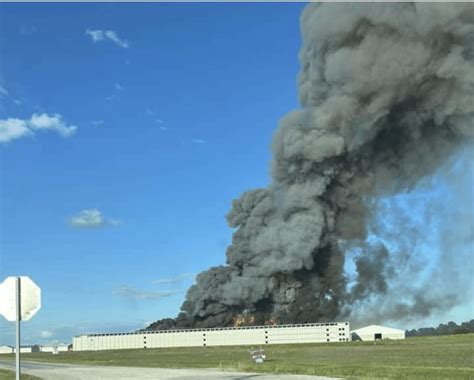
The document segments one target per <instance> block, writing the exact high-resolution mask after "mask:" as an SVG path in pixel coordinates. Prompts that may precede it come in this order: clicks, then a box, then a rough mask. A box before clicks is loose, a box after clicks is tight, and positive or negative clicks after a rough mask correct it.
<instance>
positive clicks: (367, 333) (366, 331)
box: [351, 325, 405, 340]
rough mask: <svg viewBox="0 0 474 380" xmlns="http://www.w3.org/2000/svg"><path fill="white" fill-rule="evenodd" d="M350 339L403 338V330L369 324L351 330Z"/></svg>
mask: <svg viewBox="0 0 474 380" xmlns="http://www.w3.org/2000/svg"><path fill="white" fill-rule="evenodd" d="M351 337H352V340H379V339H405V331H404V330H398V329H393V328H391V327H385V326H378V325H370V326H366V327H362V328H360V329H357V330H354V331H351Z"/></svg>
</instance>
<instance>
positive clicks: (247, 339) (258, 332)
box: [73, 322, 350, 351]
mask: <svg viewBox="0 0 474 380" xmlns="http://www.w3.org/2000/svg"><path fill="white" fill-rule="evenodd" d="M349 340H350V329H349V322H331V323H307V324H301V325H275V326H247V327H223V328H212V329H192V330H165V331H144V332H138V333H115V334H88V335H80V336H76V337H74V339H73V349H74V351H95V350H117V349H126V348H158V347H202V346H237V345H257V344H258V345H265V344H285V343H318V342H346V341H349Z"/></svg>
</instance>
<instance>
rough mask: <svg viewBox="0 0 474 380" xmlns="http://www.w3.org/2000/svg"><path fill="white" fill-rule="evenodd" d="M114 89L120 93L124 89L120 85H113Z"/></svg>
mask: <svg viewBox="0 0 474 380" xmlns="http://www.w3.org/2000/svg"><path fill="white" fill-rule="evenodd" d="M115 89H116V90H117V91H122V90H123V89H124V87H123V86H122V85H121V84H120V83H115Z"/></svg>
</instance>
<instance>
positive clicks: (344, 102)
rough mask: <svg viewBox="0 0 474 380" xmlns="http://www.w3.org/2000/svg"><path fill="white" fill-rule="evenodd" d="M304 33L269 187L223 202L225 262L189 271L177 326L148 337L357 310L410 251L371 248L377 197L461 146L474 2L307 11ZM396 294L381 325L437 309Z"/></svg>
mask: <svg viewBox="0 0 474 380" xmlns="http://www.w3.org/2000/svg"><path fill="white" fill-rule="evenodd" d="M301 34H302V41H303V45H302V48H301V51H300V56H299V58H300V62H301V71H300V74H299V80H298V83H299V98H300V103H301V108H300V109H298V110H295V111H292V112H290V113H288V114H287V115H286V116H284V117H283V118H282V119H281V121H280V125H279V126H278V129H277V131H276V133H275V135H274V138H273V143H272V153H273V158H272V162H271V174H272V183H271V184H270V185H269V186H268V187H267V188H263V189H255V190H249V191H246V192H244V193H243V194H242V195H241V196H240V197H239V198H238V199H236V200H234V201H233V203H232V209H231V210H230V212H229V213H228V214H227V221H228V224H229V226H230V227H231V228H233V229H235V232H234V235H233V238H232V243H231V245H230V246H229V247H228V249H227V252H226V257H227V260H226V265H223V266H218V267H213V268H210V269H209V270H207V271H205V272H202V273H200V274H199V275H198V276H197V280H196V284H195V285H193V286H192V287H191V288H190V289H189V290H188V292H187V295H186V300H185V302H184V304H183V306H182V313H180V315H179V316H178V317H177V319H176V320H170V319H168V320H164V321H159V322H157V323H155V324H153V325H152V326H151V327H152V328H169V327H175V326H178V327H210V326H226V325H232V323H233V322H232V321H233V319H234V318H235V316H236V315H239V314H251V315H252V316H255V318H254V320H255V324H261V323H264V322H265V321H268V320H270V319H272V320H276V321H278V323H302V322H316V321H325V320H334V319H335V318H338V317H349V316H351V315H356V314H357V310H358V309H357V308H358V307H359V308H360V307H361V305H363V304H364V300H367V299H370V298H371V297H377V296H378V295H384V294H388V293H389V288H390V284H391V283H392V281H396V278H397V276H398V270H399V268H398V267H399V266H401V265H402V264H403V263H404V262H406V260H408V258H409V257H410V253H409V252H408V251H409V250H410V247H409V245H410V243H407V250H405V251H403V252H398V253H397V252H392V251H391V249H390V247H388V246H386V245H385V244H384V243H383V241H381V240H378V241H374V240H373V239H369V237H370V236H369V235H370V234H373V233H375V234H376V228H375V227H374V228H372V227H371V225H373V224H374V220H375V219H374V215H375V208H376V206H375V205H376V203H377V202H376V201H377V199H381V198H383V197H389V196H391V195H394V194H397V193H400V192H405V191H410V190H411V189H413V188H415V187H416V186H417V185H419V183H420V181H423V180H424V179H425V178H427V177H429V176H432V175H433V174H434V173H435V172H436V171H437V170H439V169H440V168H442V166H443V164H444V163H445V162H447V160H449V159H450V157H453V155H455V154H456V152H459V151H460V150H461V149H465V147H466V146H469V145H470V144H471V143H472V138H473V137H474V136H473V135H474V132H473V115H474V102H473V95H474V5H473V4H469V3H464V4H463V3H456V4H454V3H451V4H450V3H432V4H427V3H414V4H412V3H392V4H388V3H371V4H360V3H346V4H342V3H320V4H309V5H308V6H307V7H306V8H305V10H304V11H303V14H302V16H301ZM469 239H471V240H470V241H471V242H472V233H471V235H470V236H469ZM348 252H356V253H355V257H354V258H353V260H354V263H355V271H356V278H355V279H352V280H351V282H352V286H349V279H348V276H347V274H346V272H345V269H344V265H345V262H346V260H347V257H346V256H347V255H348ZM404 260H405V261H404ZM440 270H441V269H440ZM405 291H406V292H407V293H406V294H405V296H406V297H407V299H409V301H408V303H404V304H402V303H398V304H397V303H395V304H393V305H391V306H390V307H387V309H386V310H385V314H384V315H380V316H379V317H380V318H391V317H393V318H396V317H395V315H396V314H397V313H399V314H403V313H406V314H413V315H417V314H420V315H423V313H429V312H430V311H432V310H434V309H436V308H437V307H438V304H437V303H436V302H435V300H433V299H432V298H427V297H425V296H424V295H423V292H419V291H418V290H415V289H410V287H409V286H407V287H406V289H405ZM453 302H455V301H453ZM443 307H446V305H444V306H443Z"/></svg>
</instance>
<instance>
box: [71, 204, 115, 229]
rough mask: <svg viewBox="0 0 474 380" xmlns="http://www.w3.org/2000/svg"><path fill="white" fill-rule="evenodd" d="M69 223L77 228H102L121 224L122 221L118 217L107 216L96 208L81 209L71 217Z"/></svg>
mask: <svg viewBox="0 0 474 380" xmlns="http://www.w3.org/2000/svg"><path fill="white" fill-rule="evenodd" d="M69 223H70V224H71V225H72V226H73V227H76V228H101V227H106V226H117V225H119V224H121V222H120V221H118V220H116V219H111V218H106V217H105V216H104V215H103V214H102V213H101V212H100V211H99V210H98V209H96V208H93V209H87V210H82V211H79V212H78V213H77V214H76V215H74V216H73V217H72V218H71V219H69Z"/></svg>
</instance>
